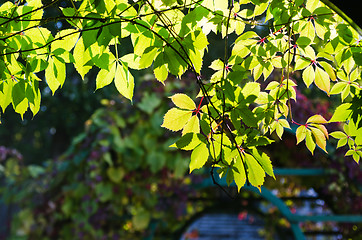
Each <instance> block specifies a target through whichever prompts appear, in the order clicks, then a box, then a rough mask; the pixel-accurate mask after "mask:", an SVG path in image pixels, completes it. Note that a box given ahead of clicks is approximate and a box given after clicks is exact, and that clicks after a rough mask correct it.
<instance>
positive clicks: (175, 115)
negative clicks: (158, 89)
mask: <svg viewBox="0 0 362 240" xmlns="http://www.w3.org/2000/svg"><path fill="white" fill-rule="evenodd" d="M191 115H192V112H191V111H186V110H182V109H179V108H171V109H170V110H168V112H167V113H166V114H165V116H164V118H163V123H162V125H161V127H164V128H167V129H169V130H171V131H179V130H181V129H182V128H184V127H185V125H186V123H187V122H188V121H189V119H190V118H191Z"/></svg>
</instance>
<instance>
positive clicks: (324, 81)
mask: <svg viewBox="0 0 362 240" xmlns="http://www.w3.org/2000/svg"><path fill="white" fill-rule="evenodd" d="M314 82H315V84H316V85H317V87H318V88H319V89H321V90H323V91H325V92H326V93H327V94H328V95H329V89H330V80H329V75H328V74H327V73H326V72H325V71H324V70H323V69H322V68H320V67H318V66H316V69H315V81H314Z"/></svg>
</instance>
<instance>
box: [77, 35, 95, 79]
mask: <svg viewBox="0 0 362 240" xmlns="http://www.w3.org/2000/svg"><path fill="white" fill-rule="evenodd" d="M73 55H74V58H75V59H76V61H75V62H74V67H75V69H76V70H77V72H78V73H79V75H80V76H81V77H82V79H84V76H85V75H86V74H87V73H88V72H89V70H90V69H91V68H92V67H91V66H87V65H86V64H87V62H89V61H90V60H91V56H90V55H89V51H88V50H85V48H84V43H83V38H79V40H78V42H77V44H76V45H75V48H74V52H73Z"/></svg>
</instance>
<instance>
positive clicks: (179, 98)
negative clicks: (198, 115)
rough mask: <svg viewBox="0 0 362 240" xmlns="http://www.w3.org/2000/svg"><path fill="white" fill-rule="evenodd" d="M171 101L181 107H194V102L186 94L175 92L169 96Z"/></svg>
mask: <svg viewBox="0 0 362 240" xmlns="http://www.w3.org/2000/svg"><path fill="white" fill-rule="evenodd" d="M171 100H172V102H173V103H174V104H175V105H176V106H177V107H179V108H181V109H187V110H194V109H196V105H195V102H194V101H193V100H192V99H191V98H190V97H189V96H187V95H186V94H183V93H177V94H174V95H173V96H172V97H171Z"/></svg>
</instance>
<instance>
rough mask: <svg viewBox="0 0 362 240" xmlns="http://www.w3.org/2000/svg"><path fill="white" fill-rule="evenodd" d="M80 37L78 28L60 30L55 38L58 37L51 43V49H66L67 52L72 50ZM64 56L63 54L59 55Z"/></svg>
mask: <svg viewBox="0 0 362 240" xmlns="http://www.w3.org/2000/svg"><path fill="white" fill-rule="evenodd" d="M78 38H79V30H76V29H64V30H61V31H59V32H58V33H57V34H56V35H55V39H58V40H56V41H54V42H52V44H51V51H52V52H54V51H55V50H56V49H59V48H60V49H64V50H65V52H70V50H72V48H73V47H74V45H75V43H76V42H77V40H78ZM58 57H60V58H62V56H58Z"/></svg>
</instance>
